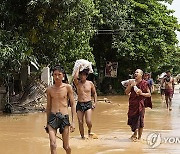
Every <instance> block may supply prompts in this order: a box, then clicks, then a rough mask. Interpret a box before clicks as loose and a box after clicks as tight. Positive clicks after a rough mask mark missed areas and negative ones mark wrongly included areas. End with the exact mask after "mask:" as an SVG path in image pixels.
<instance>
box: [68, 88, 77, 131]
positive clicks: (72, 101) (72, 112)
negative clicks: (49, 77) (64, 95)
mask: <svg viewBox="0 0 180 154" xmlns="http://www.w3.org/2000/svg"><path fill="white" fill-rule="evenodd" d="M67 90H68V97H69V100H70V104H71V116H72V123H71V132H74V129H75V125H74V122H75V115H76V107H75V100H74V95H73V90H72V87H71V86H70V85H68V86H67Z"/></svg>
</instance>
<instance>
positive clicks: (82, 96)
mask: <svg viewBox="0 0 180 154" xmlns="http://www.w3.org/2000/svg"><path fill="white" fill-rule="evenodd" d="M80 67H81V66H80ZM79 69H80V68H79ZM79 69H78V70H77V71H76V73H75V75H74V84H75V86H76V88H77V94H78V102H77V105H76V112H77V117H78V122H79V131H80V134H81V137H82V139H84V116H85V119H86V124H87V127H88V135H89V136H91V135H92V134H91V128H92V122H91V116H92V109H93V108H95V105H96V101H97V94H96V89H95V86H94V84H93V83H92V82H91V81H88V80H86V78H87V77H88V73H89V70H88V69H84V70H83V71H81V72H79ZM78 78H80V80H78ZM91 96H93V97H94V104H92V102H91Z"/></svg>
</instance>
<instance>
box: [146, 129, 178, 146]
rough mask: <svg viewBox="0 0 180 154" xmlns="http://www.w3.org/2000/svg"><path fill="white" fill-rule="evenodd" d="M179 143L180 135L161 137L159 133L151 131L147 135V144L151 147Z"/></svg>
mask: <svg viewBox="0 0 180 154" xmlns="http://www.w3.org/2000/svg"><path fill="white" fill-rule="evenodd" d="M162 143H163V144H166V143H168V144H180V137H174V136H172V137H162V135H161V134H160V133H157V132H153V133H150V134H149V135H148V136H147V144H148V145H149V146H150V147H151V148H156V147H158V146H159V145H160V144H162Z"/></svg>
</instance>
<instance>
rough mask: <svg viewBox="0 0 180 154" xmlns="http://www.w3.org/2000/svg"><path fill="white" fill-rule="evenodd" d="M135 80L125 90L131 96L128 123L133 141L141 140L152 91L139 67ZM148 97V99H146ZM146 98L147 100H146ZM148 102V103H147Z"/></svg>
mask: <svg viewBox="0 0 180 154" xmlns="http://www.w3.org/2000/svg"><path fill="white" fill-rule="evenodd" d="M134 77H135V81H130V82H129V83H128V86H127V88H126V90H125V93H126V94H127V95H128V94H130V97H129V110H128V125H130V127H131V130H132V132H133V135H132V136H131V139H132V141H138V140H141V136H142V132H143V127H144V114H145V107H151V108H152V104H151V99H147V98H148V97H149V98H150V97H151V92H150V90H149V87H148V83H147V81H145V80H143V79H142V77H143V71H142V70H140V69H137V70H136V71H135V74H134ZM146 99H147V100H146ZM145 100H146V101H145ZM145 103H146V104H145Z"/></svg>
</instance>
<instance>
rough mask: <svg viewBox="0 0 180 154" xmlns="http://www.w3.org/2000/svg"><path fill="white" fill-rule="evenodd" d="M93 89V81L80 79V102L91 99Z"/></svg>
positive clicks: (78, 90) (78, 88) (78, 89)
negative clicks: (83, 81)
mask: <svg viewBox="0 0 180 154" xmlns="http://www.w3.org/2000/svg"><path fill="white" fill-rule="evenodd" d="M91 89H92V82H91V81H88V80H86V81H85V83H82V82H81V81H79V83H78V85H77V93H78V101H79V102H88V101H91Z"/></svg>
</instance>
